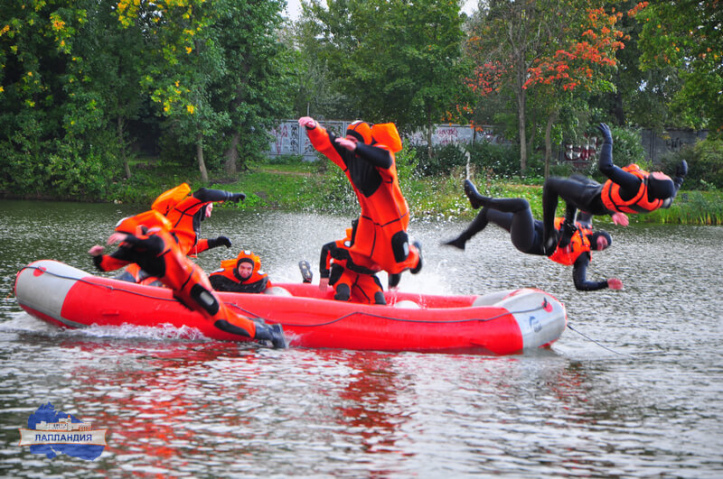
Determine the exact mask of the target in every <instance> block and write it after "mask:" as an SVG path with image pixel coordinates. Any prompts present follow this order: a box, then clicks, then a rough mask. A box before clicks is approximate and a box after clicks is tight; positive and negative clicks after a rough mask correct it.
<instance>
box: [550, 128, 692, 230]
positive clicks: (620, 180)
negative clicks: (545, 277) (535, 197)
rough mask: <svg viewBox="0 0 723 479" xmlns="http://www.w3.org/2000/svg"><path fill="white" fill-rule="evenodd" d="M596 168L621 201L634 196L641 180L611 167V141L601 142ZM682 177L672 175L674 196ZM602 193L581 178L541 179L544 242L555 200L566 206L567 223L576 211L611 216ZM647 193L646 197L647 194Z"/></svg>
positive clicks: (600, 187)
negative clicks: (561, 201) (562, 201)
mask: <svg viewBox="0 0 723 479" xmlns="http://www.w3.org/2000/svg"><path fill="white" fill-rule="evenodd" d="M598 169H599V171H600V173H602V174H603V175H605V176H606V177H607V178H608V179H610V181H612V182H613V183H615V184H617V185H619V186H620V197H621V198H622V199H623V200H630V199H632V198H634V197H635V196H636V195H637V194H638V191H639V190H640V184H641V181H642V180H641V179H640V178H639V177H637V176H635V175H634V174H632V173H629V172H627V171H625V170H623V169H622V168H620V167H618V166H615V165H614V164H613V145H612V139H609V140H608V139H605V141H604V142H603V144H602V148H601V151H600V159H599V161H598ZM683 176H684V175H683ZM683 176H676V177H675V178H674V179H673V184H674V187H675V193H677V191H678V190H679V189H680V186H681V185H682V184H683ZM602 190H603V185H602V184H600V183H598V182H597V181H594V180H591V179H589V178H586V177H584V176H582V175H573V176H571V177H569V178H560V177H550V178H548V179H547V180H545V185H544V187H543V190H542V207H543V211H544V220H543V221H544V229H545V239H549V238H550V237H551V236H552V235H553V234H554V229H555V228H554V225H555V216H556V214H557V203H558V197H559V198H562V199H563V200H564V201H565V203H566V209H565V219H566V220H567V221H568V222H570V223H572V221H573V219H574V218H575V211H576V210H578V209H579V210H582V211H585V212H587V213H590V214H592V215H596V216H598V215H612V214H614V213H615V212H614V211H610V210H609V209H608V208H607V207H606V206H605V204H604V203H603V200H602ZM648 193H649V194H650V191H649V192H648ZM674 199H675V194H673V196H671V197H670V198H667V199H666V200H665V202H664V203H663V206H662V208H669V207H670V205H671V204H672V203H673V200H674Z"/></svg>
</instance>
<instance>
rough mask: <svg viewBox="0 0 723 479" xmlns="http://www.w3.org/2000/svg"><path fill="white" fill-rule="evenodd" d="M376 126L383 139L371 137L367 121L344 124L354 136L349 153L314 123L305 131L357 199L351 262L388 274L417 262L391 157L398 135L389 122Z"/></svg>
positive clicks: (415, 268)
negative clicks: (410, 242)
mask: <svg viewBox="0 0 723 479" xmlns="http://www.w3.org/2000/svg"><path fill="white" fill-rule="evenodd" d="M390 125H391V126H390ZM375 127H376V128H377V129H376V130H375V131H377V132H378V135H379V136H380V137H382V136H383V137H384V138H385V140H387V141H386V143H387V144H384V143H381V142H377V141H376V140H375V138H374V137H373V131H372V127H370V126H369V124H368V123H365V122H362V121H359V122H355V123H352V124H351V125H350V126H349V128H348V129H347V136H353V137H355V138H357V140H359V142H358V143H357V147H356V150H355V151H354V152H352V151H349V150H347V149H346V148H343V147H342V146H340V145H338V144H337V143H336V142H335V140H336V136H335V135H334V134H333V133H331V132H328V131H327V130H326V129H324V128H323V127H321V126H320V125H318V124H316V126H315V127H314V128H311V129H308V128H307V134H308V135H309V140H310V141H311V143H312V145H314V148H316V149H317V150H318V151H320V152H321V153H322V154H324V155H325V156H326V157H327V158H329V159H330V160H331V161H332V162H333V163H335V164H336V165H337V166H339V168H341V169H342V170H343V171H344V174H345V175H346V177H347V178H348V179H349V182H350V183H351V185H352V188H353V189H354V192H355V193H356V196H357V199H358V200H359V205H360V206H361V214H360V216H359V226H358V228H357V233H356V235H357V236H356V240H355V242H354V245H353V246H352V247H351V248H350V250H349V251H350V254H351V257H352V259H353V261H354V264H356V265H359V266H362V267H366V268H369V269H372V270H375V271H379V270H385V271H387V272H388V273H390V274H397V273H401V272H402V271H404V270H405V269H410V270H412V272H413V273H416V272H418V271H419V269H420V268H421V261H420V256H419V251H418V249H417V246H415V245H410V244H409V237H408V235H407V226H408V225H409V207H408V205H407V201H406V199H405V198H404V196H403V195H402V191H401V189H400V187H399V180H398V178H397V168H396V164H395V160H394V153H395V152H398V151H400V150H401V140H400V139H399V134H398V133H396V128H392V127H393V125H392V124H384V128H381V126H379V127H378V126H377V125H375ZM390 132H391V133H390ZM395 136H396V137H395Z"/></svg>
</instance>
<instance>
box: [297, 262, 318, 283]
mask: <svg viewBox="0 0 723 479" xmlns="http://www.w3.org/2000/svg"><path fill="white" fill-rule="evenodd" d="M299 270H300V271H301V278H302V279H303V281H304V283H311V281H312V280H313V279H314V273H312V272H311V266H310V265H309V262H308V261H306V260H301V261H299Z"/></svg>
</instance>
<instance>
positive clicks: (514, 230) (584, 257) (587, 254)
mask: <svg viewBox="0 0 723 479" xmlns="http://www.w3.org/2000/svg"><path fill="white" fill-rule="evenodd" d="M465 193H466V195H467V197H468V198H469V201H470V203H471V204H472V207H473V208H475V209H476V208H479V207H482V210H480V212H479V213H478V214H477V217H476V218H475V219H474V220H473V221H472V223H471V224H470V225H469V227H468V228H467V229H466V230H465V231H463V232H462V233H461V234H460V235H459V236H458V237H457V238H454V239H452V240H449V241H446V242H444V243H442V244H443V245H446V246H454V247H455V248H458V249H461V250H464V248H465V244H466V243H467V241H469V240H470V239H471V238H472V237H473V236H474V235H476V234H477V233H479V232H480V231H482V230H483V229H485V227H486V226H487V224H488V223H490V222H491V223H494V224H496V225H497V226H499V227H501V228H502V229H504V230H505V231H507V232H508V233H510V238H511V240H512V244H513V245H514V246H515V248H517V249H518V250H519V251H522V252H523V253H527V254H533V255H540V256H547V255H546V254H545V251H544V249H543V236H542V233H543V226H542V221H540V220H535V219H534V218H533V217H532V211H531V210H530V204H529V203H528V202H527V200H526V199H524V198H489V197H486V196H482V195H481V194H479V192H478V191H477V189H476V188H475V186H474V184H473V183H472V182H471V181H469V180H466V181H465ZM577 219H578V222H577V223H576V226H575V229H574V230H572V231H569V230H568V233H569V235H570V237H569V238H566V240H567V243H568V244H567V245H566V246H559V245H558V247H557V248H556V249H555V251H554V252H553V254H552V255H549V258H550V259H551V260H552V261H555V262H556V263H559V264H563V265H566V266H572V267H573V268H572V279H573V282H574V283H575V288H576V289H577V290H578V291H595V290H598V289H604V288H610V289H622V287H623V282H622V281H621V280H619V279H617V278H610V279H607V280H605V281H588V280H587V279H586V276H587V267H588V265H589V264H590V261H591V260H592V253H591V252H592V251H593V250H594V251H602V250H604V249H606V248H608V247H609V246H610V245H611V244H612V237H611V236H610V234H609V233H608V232H606V231H602V230H600V231H595V232H594V231H593V230H592V215H589V214H587V213H584V212H580V213H579V214H578V218H577ZM563 220H564V218H557V220H556V227H557V228H558V229H560V228H562V223H563Z"/></svg>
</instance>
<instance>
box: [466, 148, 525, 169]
mask: <svg viewBox="0 0 723 479" xmlns="http://www.w3.org/2000/svg"><path fill="white" fill-rule="evenodd" d="M469 152H470V158H471V162H472V165H474V167H475V168H476V170H477V171H480V172H481V171H484V172H486V174H488V175H491V176H492V177H493V178H510V177H512V176H515V175H519V174H520V157H519V151H518V149H517V148H515V147H511V146H510V145H496V144H493V143H489V142H486V141H483V142H479V143H475V144H473V145H470V147H469Z"/></svg>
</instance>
